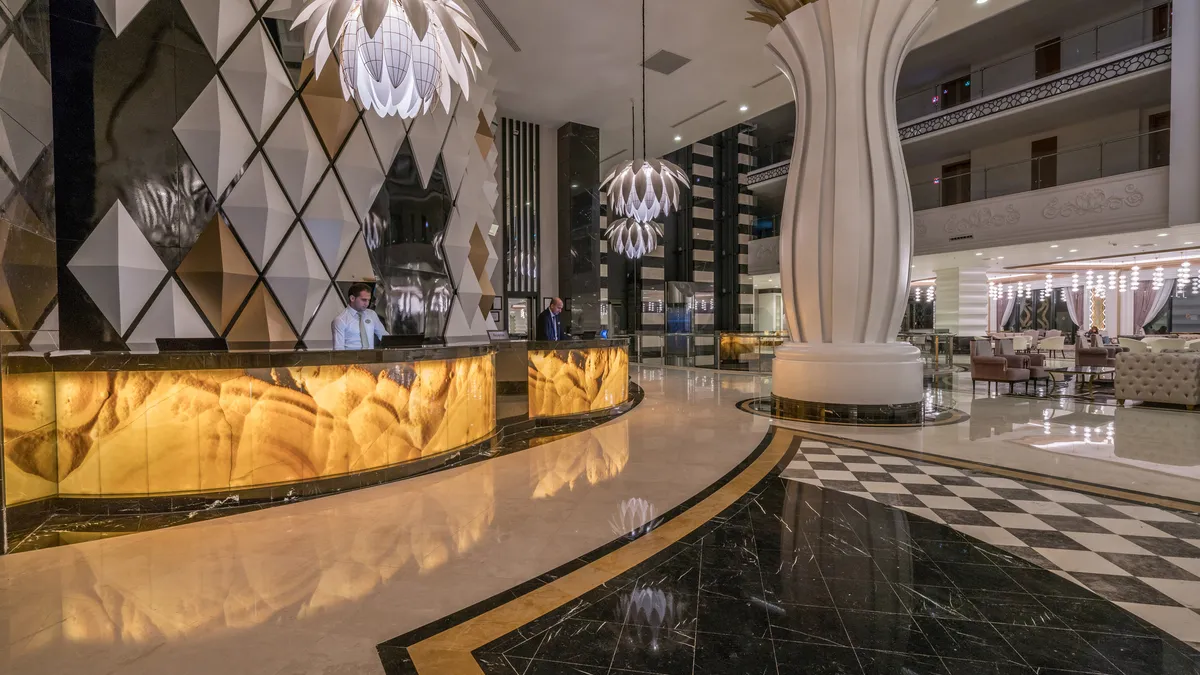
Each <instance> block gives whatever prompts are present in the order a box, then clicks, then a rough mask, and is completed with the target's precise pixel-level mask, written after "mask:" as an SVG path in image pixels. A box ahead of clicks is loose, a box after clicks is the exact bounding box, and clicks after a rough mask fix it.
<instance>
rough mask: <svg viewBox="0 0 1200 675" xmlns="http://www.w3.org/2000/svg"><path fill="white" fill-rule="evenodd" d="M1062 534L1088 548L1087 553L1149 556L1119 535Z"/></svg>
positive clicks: (1092, 533) (1091, 533) (1144, 550)
mask: <svg viewBox="0 0 1200 675" xmlns="http://www.w3.org/2000/svg"><path fill="white" fill-rule="evenodd" d="M1063 534H1065V535H1067V536H1068V537H1070V538H1072V539H1074V540H1075V541H1077V542H1079V543H1081V544H1083V545H1084V546H1086V547H1088V550H1089V551H1095V552H1097V553H1135V554H1139V555H1151V553H1150V552H1149V551H1147V550H1146V549H1144V548H1142V547H1141V546H1138V545H1137V544H1135V543H1133V542H1132V541H1129V540H1128V539H1125V538H1124V537H1122V536H1121V535H1119V534H1099V533H1094V532H1063Z"/></svg>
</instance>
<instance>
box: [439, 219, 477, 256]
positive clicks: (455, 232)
mask: <svg viewBox="0 0 1200 675" xmlns="http://www.w3.org/2000/svg"><path fill="white" fill-rule="evenodd" d="M442 246H443V247H447V248H448V247H451V246H458V247H462V246H465V247H467V248H468V249H469V248H471V224H470V223H469V222H468V221H467V219H466V218H465V217H463V213H462V211H460V210H459V209H458V207H457V206H456V207H454V209H452V210H451V211H450V217H449V218H447V219H446V232H445V234H443V235H442ZM459 264H461V261H455V262H452V263H451V265H452V266H453V265H459Z"/></svg>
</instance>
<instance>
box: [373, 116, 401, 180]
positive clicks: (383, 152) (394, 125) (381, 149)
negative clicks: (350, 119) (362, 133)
mask: <svg viewBox="0 0 1200 675" xmlns="http://www.w3.org/2000/svg"><path fill="white" fill-rule="evenodd" d="M363 121H364V122H366V124H367V131H369V132H371V141H372V142H373V143H374V144H375V150H376V152H377V153H378V155H379V163H380V164H382V165H383V166H385V167H389V166H391V165H392V160H394V159H395V158H396V153H397V152H400V144H401V143H403V142H404V137H405V136H407V135H408V122H406V121H404V120H402V119H400V116H399V115H388V116H387V117H380V116H379V115H363Z"/></svg>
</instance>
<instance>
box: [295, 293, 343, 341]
mask: <svg viewBox="0 0 1200 675" xmlns="http://www.w3.org/2000/svg"><path fill="white" fill-rule="evenodd" d="M341 295H342V294H341V291H339V290H338V289H337V288H330V289H329V290H328V291H327V292H326V293H325V299H324V300H323V301H322V302H321V307H320V309H318V310H317V314H316V316H314V317H313V319H312V321H311V322H310V323H309V325H308V330H306V331H305V332H304V340H305V341H306V342H308V343H309V348H310V349H311V348H312V346H313V343H314V342H315V343H317V344H320V343H325V342H333V320H334V319H336V318H337V316H338V315H339V314H341V313H342V311H343V310H345V309H346V305H345V304H344V303H343V302H342V301H341Z"/></svg>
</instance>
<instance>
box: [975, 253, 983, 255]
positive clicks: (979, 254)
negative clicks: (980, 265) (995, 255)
mask: <svg viewBox="0 0 1200 675" xmlns="http://www.w3.org/2000/svg"><path fill="white" fill-rule="evenodd" d="M975 255H983V254H982V253H976V254H975Z"/></svg>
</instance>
